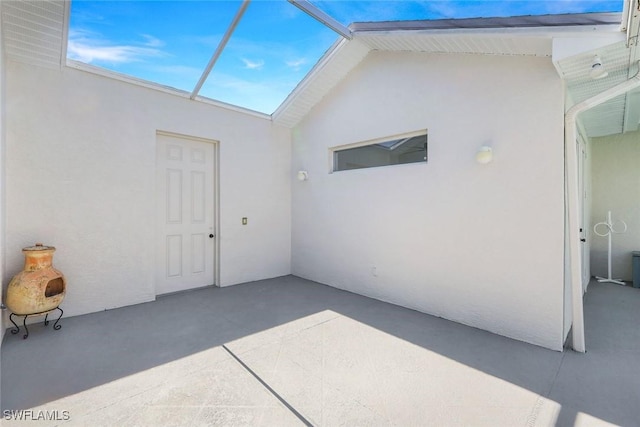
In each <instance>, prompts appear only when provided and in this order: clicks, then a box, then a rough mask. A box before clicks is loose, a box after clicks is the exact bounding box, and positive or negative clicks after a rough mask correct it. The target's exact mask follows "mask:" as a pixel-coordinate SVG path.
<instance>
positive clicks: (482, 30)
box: [272, 13, 624, 127]
mask: <svg viewBox="0 0 640 427" xmlns="http://www.w3.org/2000/svg"><path fill="white" fill-rule="evenodd" d="M620 19H621V14H620V13H594V14H575V15H574V14H572V15H545V16H524V17H510V18H473V19H453V20H452V19H446V20H435V21H399V22H373V23H354V24H351V26H350V27H349V28H350V29H351V30H352V34H353V39H352V40H351V41H347V40H344V39H341V40H339V41H338V42H336V43H335V44H334V45H333V46H332V48H331V49H329V51H327V53H326V54H325V55H324V57H323V58H322V59H321V60H320V61H319V62H318V64H317V65H316V66H315V67H314V68H313V69H312V70H311V71H310V72H309V74H307V76H306V77H305V78H304V79H303V80H302V82H301V83H300V84H299V85H298V86H297V87H296V88H295V89H294V91H293V92H292V93H291V94H290V95H289V97H288V98H287V99H286V100H285V101H284V102H283V103H282V105H281V106H280V107H279V108H278V109H277V110H276V111H275V113H274V114H273V116H272V117H273V120H274V122H275V123H277V124H280V125H283V126H287V127H294V126H295V125H297V124H298V123H299V122H300V120H302V118H304V116H306V114H308V113H309V112H310V111H311V109H312V108H313V107H314V106H315V105H316V104H317V103H318V102H320V100H322V98H323V97H324V96H326V95H327V94H328V93H329V92H330V91H331V90H332V89H333V88H334V87H335V86H336V85H337V84H338V83H339V82H340V81H341V80H342V78H344V77H345V76H346V75H347V74H348V73H349V71H351V69H353V68H354V67H356V66H357V65H358V64H359V63H360V61H362V60H363V59H364V58H365V57H366V56H367V55H368V54H369V52H371V51H402V52H426V53H449V54H478V55H511V56H542V57H552V55H553V49H554V45H553V41H554V40H555V39H576V40H599V42H598V43H600V44H601V45H610V44H611V43H614V42H616V41H619V40H621V39H623V38H624V35H623V33H621V32H620Z"/></svg>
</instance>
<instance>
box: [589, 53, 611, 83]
mask: <svg viewBox="0 0 640 427" xmlns="http://www.w3.org/2000/svg"><path fill="white" fill-rule="evenodd" d="M608 75H609V72H608V71H607V70H606V69H605V68H604V67H603V66H602V60H601V59H600V57H599V56H598V55H596V56H594V57H593V63H592V64H591V71H589V76H590V77H591V78H592V79H594V80H597V79H602V78H604V77H607V76H608Z"/></svg>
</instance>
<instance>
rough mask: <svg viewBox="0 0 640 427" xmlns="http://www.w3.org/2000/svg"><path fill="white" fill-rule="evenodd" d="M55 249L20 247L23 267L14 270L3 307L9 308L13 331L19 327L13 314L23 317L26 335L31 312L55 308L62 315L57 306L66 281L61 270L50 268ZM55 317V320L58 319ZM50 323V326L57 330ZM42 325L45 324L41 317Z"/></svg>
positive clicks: (46, 322)
mask: <svg viewBox="0 0 640 427" xmlns="http://www.w3.org/2000/svg"><path fill="white" fill-rule="evenodd" d="M55 251H56V248H54V247H53V246H44V245H43V244H42V243H36V244H35V246H30V247H28V248H24V249H22V253H24V256H25V260H24V270H23V271H21V272H20V273H18V274H17V275H16V276H15V277H14V278H13V279H12V280H11V282H10V283H9V287H8V288H7V300H6V304H7V307H9V309H10V310H11V311H12V313H11V315H10V320H11V323H13V324H14V326H15V327H16V329H14V330H11V332H12V333H14V334H16V333H18V331H19V330H20V328H18V325H16V324H15V322H14V321H13V316H14V315H17V316H24V321H23V325H24V327H25V330H26V332H27V333H26V335H24V337H23V338H27V336H29V331H28V329H27V325H26V320H27V317H28V316H31V315H48V313H49V312H50V311H52V310H56V309H57V310H59V311H60V317H62V309H61V308H60V307H58V306H59V305H60V303H61V302H62V300H63V299H64V295H65V292H66V280H65V278H64V276H63V275H62V273H60V272H59V271H58V270H56V269H55V268H53V265H52V263H53V253H54V252H55ZM60 317H58V320H60ZM58 320H56V323H55V324H54V326H53V327H54V329H60V326H59V325H57V323H58ZM44 323H45V325H47V324H49V322H48V321H47V318H46V317H45V322H44Z"/></svg>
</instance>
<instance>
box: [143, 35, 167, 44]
mask: <svg viewBox="0 0 640 427" xmlns="http://www.w3.org/2000/svg"><path fill="white" fill-rule="evenodd" d="M141 35H142V37H144V38H145V39H146V40H147V42H146V43H145V44H144V45H145V46H149V47H162V46H164V42H163V41H162V40H160V39H159V38H157V37H153V36H150V35H149V34H141Z"/></svg>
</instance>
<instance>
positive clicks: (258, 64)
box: [240, 58, 264, 70]
mask: <svg viewBox="0 0 640 427" xmlns="http://www.w3.org/2000/svg"><path fill="white" fill-rule="evenodd" d="M240 59H242V62H244V68H246V69H247V70H260V69H262V67H263V66H264V61H263V60H262V59H259V60H257V61H251V60H249V59H246V58H240Z"/></svg>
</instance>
